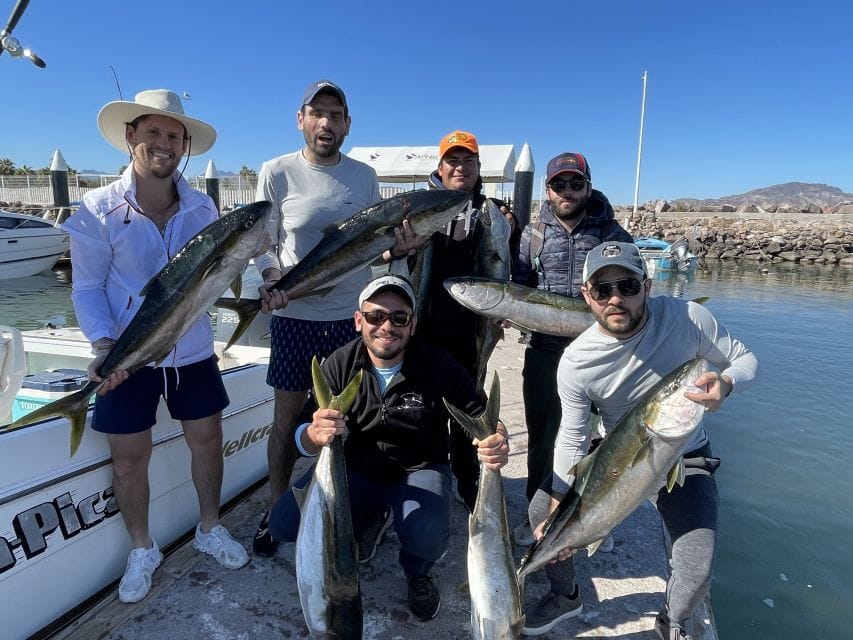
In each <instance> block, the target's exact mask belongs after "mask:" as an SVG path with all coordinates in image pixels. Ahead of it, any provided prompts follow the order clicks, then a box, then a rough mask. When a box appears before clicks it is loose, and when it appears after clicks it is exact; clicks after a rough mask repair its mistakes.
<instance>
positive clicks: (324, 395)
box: [311, 356, 332, 409]
mask: <svg viewBox="0 0 853 640" xmlns="http://www.w3.org/2000/svg"><path fill="white" fill-rule="evenodd" d="M311 379H312V380H313V382H314V398H316V400H317V406H318V407H320V408H321V409H325V408H326V407H328V406H329V405H330V404H331V403H332V390H331V389H330V388H329V383H328V382H326V376H324V375H323V370H322V369H320V361H319V360H317V356H314V357H313V358H312V359H311Z"/></svg>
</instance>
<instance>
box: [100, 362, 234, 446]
mask: <svg viewBox="0 0 853 640" xmlns="http://www.w3.org/2000/svg"><path fill="white" fill-rule="evenodd" d="M218 361H219V358H218V357H216V356H215V355H213V356H210V357H209V358H207V359H206V360H202V361H201V362H194V363H193V364H187V365H184V366H182V367H157V368H155V367H142V368H141V369H139V370H138V371H135V372H134V373H132V374H130V377H128V379H127V380H125V381H124V382H122V383H121V384H120V385H119V386H117V387H116V388H115V389H113V390H112V391H109V392H107V393H106V394H105V395H103V396H96V397H95V413H94V415H93V416H92V429H94V430H95V431H100V432H101V433H113V434H128V433H139V432H141V431H145V430H147V429H150V428H151V427H153V426H154V424H155V423H156V422H157V405H158V404H159V403H160V396H164V397H165V398H166V406H167V407H168V408H169V414H170V415H171V416H172V418H174V419H175V420H199V419H201V418H207V417H208V416H212V415H214V414H216V413H219V412H220V411H222V410H223V409H224V408H225V407H227V406H228V402H229V400H228V393H227V392H226V391H225V384H224V383H223V382H222V374H221V373H220V372H219V368H218V367H217V366H216V363H217V362H218Z"/></svg>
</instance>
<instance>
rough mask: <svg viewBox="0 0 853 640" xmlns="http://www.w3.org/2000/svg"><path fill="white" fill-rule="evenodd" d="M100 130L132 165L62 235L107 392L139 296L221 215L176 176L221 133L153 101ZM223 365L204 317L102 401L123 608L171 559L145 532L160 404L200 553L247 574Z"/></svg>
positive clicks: (114, 384) (111, 108) (93, 372)
mask: <svg viewBox="0 0 853 640" xmlns="http://www.w3.org/2000/svg"><path fill="white" fill-rule="evenodd" d="M98 127H99V128H100V130H101V133H102V134H103V136H104V138H106V140H107V141H108V142H109V143H110V144H111V145H113V146H114V147H116V148H117V149H118V150H119V151H122V152H126V153H129V154H130V158H131V162H130V165H129V166H128V167H127V169H126V170H125V172H124V174H123V175H122V176H121V179H120V180H118V181H116V182H113V183H112V184H110V185H108V186H105V187H101V188H100V189H95V190H94V191H91V192H89V193H88V194H86V196H85V197H84V198H83V202H82V204H81V205H80V209H79V210H78V211H77V212H76V213H75V214H74V215H73V216H71V217H70V218H69V219H68V221H67V222H66V223H65V224H64V228H65V230H66V231H68V233H69V234H71V261H72V266H73V269H74V283H73V288H72V294H71V298H72V301H73V302H74V309H75V311H76V314H77V319H78V321H79V323H80V328H81V330H82V331H83V333H84V334H85V335H86V337H87V338H88V339H89V340H90V341H91V342H92V349H93V351H94V353H95V359H94V360H93V361H92V363H91V364H90V366H89V377H90V378H91V379H93V380H98V381H100V380H101V378H100V377H99V376H98V373H97V372H98V367H99V366H100V365H101V363H102V362H103V361H104V359H105V358H106V356H107V354H108V353H109V350H110V348H111V347H112V345H113V344H114V343H115V341H116V339H117V338H118V336H119V335H121V333H122V331H124V329H125V327H127V325H128V324H129V323H130V321H131V319H132V318H133V316H134V315H135V314H136V312H137V311H138V309H139V307H140V306H141V305H142V301H143V297H142V296H140V295H139V292H140V291H142V290H143V289H144V287H145V285H146V283H147V282H148V281H149V280H150V279H151V277H152V276H154V275H155V274H156V273H157V272H158V271H159V270H160V269H161V268H162V267H163V266H165V265H166V263H167V262H168V261H169V259H170V258H172V257H173V256H174V255H175V254H176V253H177V251H178V250H179V249H180V248H181V247H182V246H183V245H184V244H185V243H186V242H187V241H188V240H189V239H190V238H192V237H194V236H195V235H196V234H197V233H198V232H199V231H201V230H202V229H203V228H204V227H206V226H207V225H208V224H210V223H211V222H213V221H214V220H216V219H217V217H218V216H219V212H218V211H217V210H216V207H215V205H214V204H213V201H212V200H211V199H210V198H209V197H208V196H206V195H204V194H202V193H200V192H199V191H196V190H195V189H192V188H191V187H190V186H189V185H188V184H187V182H186V180H184V178H183V177H182V176H181V173H180V172H179V171H178V166H179V164H180V162H181V159H182V158H183V156H184V155H185V154H186V155H187V156H190V155H196V154H200V153H204V152H205V151H207V150H208V149H210V148H211V147H212V146H213V143H214V142H215V140H216V131H215V130H214V129H213V127H211V126H210V125H208V124H206V123H204V122H202V121H201V120H197V119H195V118H191V117H189V116H187V115H185V114H184V109H183V105H182V104H181V99H180V98H179V97H178V96H177V95H176V94H175V93H174V92H172V91H166V90H165V89H154V90H150V91H142V92H140V93H138V94H136V97H135V99H134V101H133V102H130V101H117V102H111V103H109V104H107V105H106V106H105V107H104V108H103V109H101V112H100V113H99V114H98ZM216 362H217V357H216V356H215V355H214V352H213V332H212V329H211V326H210V321H209V319H208V318H207V317H203V318H202V319H200V320H199V321H198V322H197V323H196V324H195V325H193V326H192V327H191V328H190V329H189V331H187V332H186V334H184V335H183V336H182V337H181V339H180V340H178V342H177V344H176V345H175V347H174V348H173V349H172V351H171V352H170V354H169V356H168V357H167V358H166V359H165V360H164V361H163V362H162V363H161V364H160V365H159V366H158V367H153V366H148V367H143V368H142V369H140V370H139V371H137V372H135V373H133V374H132V375H130V376H128V374H127V372H126V371H119V372H116V373H113V374H112V375H111V376H110V379H109V380H108V382H107V384H106V385H105V386H104V387H103V391H102V392H99V393H103V395H99V396H98V397H97V398H96V400H95V412H94V416H93V418H92V428H93V429H94V430H96V431H100V432H103V433H105V434H107V439H108V441H109V445H110V453H111V455H112V462H113V490H114V491H115V497H116V500H117V501H118V505H119V508H120V510H121V513H122V516H123V518H124V523H125V526H126V527H127V531H128V534H129V535H130V540H131V547H132V549H131V551H130V555H129V557H128V560H127V568H126V570H125V573H124V576H123V577H122V579H121V583H120V584H119V599H120V600H121V601H122V602H136V601H138V600H141V599H142V598H144V597H145V596H146V595H147V594H148V591H149V590H150V588H151V577H152V574H153V573H154V570H155V569H156V568H157V566H158V565H159V564H160V562H161V561H162V558H163V556H162V554H161V553H160V549H159V548H158V546H157V542H156V541H155V540H154V539H153V538H152V537H151V535H150V532H149V528H148V503H149V484H148V463H149V460H150V458H151V453H152V441H151V427H152V426H153V425H154V424H155V422H156V417H155V414H156V409H157V405H158V403H159V400H160V396H161V395H162V396H163V397H164V398H165V400H166V404H167V406H168V407H169V411H170V413H171V415H172V417H173V418H175V419H176V420H180V421H181V425H182V426H183V430H184V436H185V438H186V441H187V444H188V445H189V448H190V451H191V453H192V477H193V482H194V484H195V487H196V492H197V493H198V501H199V509H200V512H201V519H200V522H199V524H198V526H197V527H196V532H195V541H194V545H195V547H196V548H197V549H199V550H200V551H203V552H204V553H208V554H210V555H212V556H213V557H214V558H215V559H216V560H217V561H218V562H219V563H220V564H222V565H223V566H226V567H228V568H232V569H236V568H239V567H241V566H243V565H244V564H246V562H248V555H247V553H246V550H245V549H244V548H243V547H242V546H241V545H240V544H239V543H238V542H236V541H235V540H234V539H233V538H232V537H231V535H230V534H229V533H228V531H227V530H226V529H225V527H223V526H222V525H220V524H219V498H220V489H221V486H222V465H223V463H222V410H223V409H224V408H225V407H226V406H227V405H228V396H227V394H226V391H225V387H224V385H223V383H222V378H221V376H220V373H219V370H218V368H217V365H216Z"/></svg>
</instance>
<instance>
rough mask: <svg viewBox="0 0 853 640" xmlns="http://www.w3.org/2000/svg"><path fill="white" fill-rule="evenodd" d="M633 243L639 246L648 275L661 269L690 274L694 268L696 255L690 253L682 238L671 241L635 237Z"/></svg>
mask: <svg viewBox="0 0 853 640" xmlns="http://www.w3.org/2000/svg"><path fill="white" fill-rule="evenodd" d="M634 244H636V245H637V247H639V249H640V255H641V256H643V259H644V260H645V262H646V269H647V270H648V272H649V274H650V275H654V274H656V273H659V272H661V271H672V272H677V273H687V274H690V273H693V272H694V271H695V270H696V262H697V257H696V256H695V255H694V254H692V253H690V251H689V250H688V248H687V240H685V239H684V238H680V239H679V240H676V241H675V242H673V243H669V242H667V241H665V240H660V239H658V238H637V239H636V240H634Z"/></svg>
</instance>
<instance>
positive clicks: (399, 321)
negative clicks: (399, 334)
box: [360, 311, 412, 327]
mask: <svg viewBox="0 0 853 640" xmlns="http://www.w3.org/2000/svg"><path fill="white" fill-rule="evenodd" d="M360 313H361V317H362V318H364V320H365V322H367V324H371V325H373V326H380V325H383V324H385V321H386V320H390V321H391V324H392V325H393V326H395V327H408V326H409V324H411V322H412V314H411V313H407V312H406V311H392V312H391V313H386V312H385V311H361V312H360Z"/></svg>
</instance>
